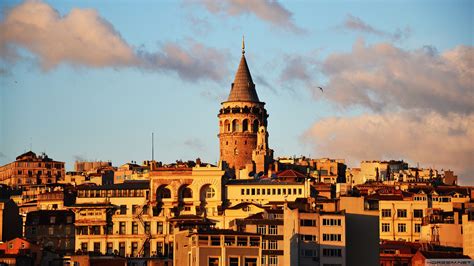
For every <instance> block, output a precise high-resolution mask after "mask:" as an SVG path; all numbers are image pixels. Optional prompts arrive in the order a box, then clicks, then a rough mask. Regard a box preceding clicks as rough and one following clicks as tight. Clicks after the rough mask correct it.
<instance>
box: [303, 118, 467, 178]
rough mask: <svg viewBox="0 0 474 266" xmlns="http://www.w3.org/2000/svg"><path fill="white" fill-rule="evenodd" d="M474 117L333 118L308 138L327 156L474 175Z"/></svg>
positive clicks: (310, 131)
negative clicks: (393, 161)
mask: <svg viewBox="0 0 474 266" xmlns="http://www.w3.org/2000/svg"><path fill="white" fill-rule="evenodd" d="M473 139H474V114H470V115H461V114H454V113H451V114H449V115H446V116H444V115H441V114H439V113H436V112H430V113H413V112H396V113H390V114H364V115H360V116H356V117H331V118H325V119H322V120H320V121H318V122H316V123H315V124H313V125H312V126H311V128H310V129H308V131H306V132H305V133H304V135H303V137H302V140H303V141H304V142H305V143H310V144H312V145H313V149H314V151H316V153H317V154H319V155H321V156H327V155H331V156H333V157H336V158H346V159H348V161H349V162H350V163H352V164H354V165H357V164H358V162H360V161H361V160H372V159H405V160H409V161H411V162H412V163H417V162H420V163H421V164H422V165H424V166H426V167H436V168H438V169H441V168H444V169H448V168H450V169H455V170H456V172H457V173H458V174H461V175H463V176H466V177H469V176H470V175H471V173H472V172H473V171H474V164H473V163H472V162H473V161H474V142H473V141H472V140H473Z"/></svg>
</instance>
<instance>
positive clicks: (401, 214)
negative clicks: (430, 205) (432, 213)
mask: <svg viewBox="0 0 474 266" xmlns="http://www.w3.org/2000/svg"><path fill="white" fill-rule="evenodd" d="M382 217H392V210H391V209H382ZM397 217H398V218H406V217H407V210H406V209H397ZM413 217H414V218H423V210H421V209H415V210H413Z"/></svg>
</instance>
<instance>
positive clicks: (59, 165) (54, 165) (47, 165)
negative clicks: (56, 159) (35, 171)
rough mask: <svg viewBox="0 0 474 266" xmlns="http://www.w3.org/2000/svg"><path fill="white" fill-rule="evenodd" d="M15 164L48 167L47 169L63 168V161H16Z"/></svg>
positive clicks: (18, 165)
mask: <svg viewBox="0 0 474 266" xmlns="http://www.w3.org/2000/svg"><path fill="white" fill-rule="evenodd" d="M15 164H16V166H17V167H46V168H47V169H50V168H51V167H54V168H56V169H61V168H63V167H62V164H61V163H42V162H16V163H15Z"/></svg>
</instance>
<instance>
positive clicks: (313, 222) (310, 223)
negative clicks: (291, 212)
mask: <svg viewBox="0 0 474 266" xmlns="http://www.w3.org/2000/svg"><path fill="white" fill-rule="evenodd" d="M300 226H316V220H312V219H301V220H300Z"/></svg>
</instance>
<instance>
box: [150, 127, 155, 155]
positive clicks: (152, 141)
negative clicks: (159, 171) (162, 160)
mask: <svg viewBox="0 0 474 266" xmlns="http://www.w3.org/2000/svg"><path fill="white" fill-rule="evenodd" d="M151 160H152V161H154V160H155V140H154V133H153V132H151Z"/></svg>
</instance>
